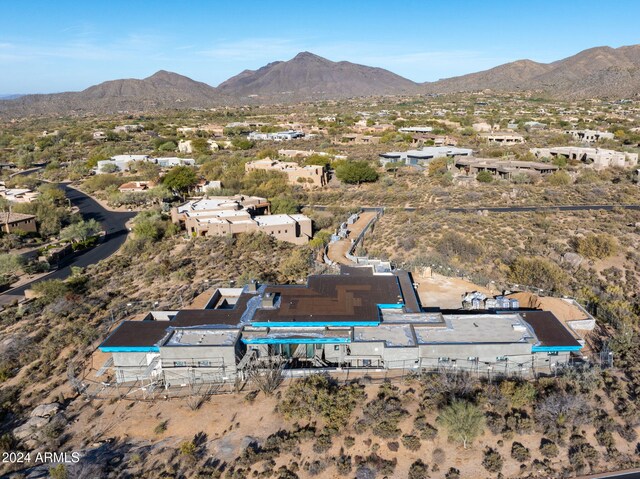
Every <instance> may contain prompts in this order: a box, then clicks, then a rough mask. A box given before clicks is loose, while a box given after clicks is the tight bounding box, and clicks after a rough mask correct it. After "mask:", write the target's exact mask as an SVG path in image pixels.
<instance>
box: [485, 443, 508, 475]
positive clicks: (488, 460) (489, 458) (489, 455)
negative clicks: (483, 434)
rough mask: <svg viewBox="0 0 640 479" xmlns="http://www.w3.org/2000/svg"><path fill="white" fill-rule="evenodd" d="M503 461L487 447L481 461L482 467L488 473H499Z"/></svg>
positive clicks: (494, 451)
mask: <svg viewBox="0 0 640 479" xmlns="http://www.w3.org/2000/svg"><path fill="white" fill-rule="evenodd" d="M503 465H504V460H503V459H502V456H501V455H500V453H499V452H498V451H496V450H495V449H492V448H490V447H487V448H486V449H485V451H484V457H483V459H482V466H483V467H484V468H485V469H486V470H487V471H489V472H500V471H501V470H502V466H503Z"/></svg>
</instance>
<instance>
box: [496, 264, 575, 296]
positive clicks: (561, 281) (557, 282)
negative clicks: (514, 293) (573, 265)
mask: <svg viewBox="0 0 640 479" xmlns="http://www.w3.org/2000/svg"><path fill="white" fill-rule="evenodd" d="M508 277H509V281H511V282H513V283H516V284H521V285H525V286H535V287H537V288H542V289H544V290H545V291H553V292H560V291H563V290H564V289H565V287H566V284H567V283H568V282H569V277H568V275H567V273H565V272H564V271H563V270H562V269H561V268H560V267H559V266H558V265H557V264H555V263H554V262H552V261H549V260H547V259H544V258H535V257H534V258H530V257H525V256H519V257H518V258H516V259H515V260H514V261H513V262H512V263H511V266H510V270H509V275H508Z"/></svg>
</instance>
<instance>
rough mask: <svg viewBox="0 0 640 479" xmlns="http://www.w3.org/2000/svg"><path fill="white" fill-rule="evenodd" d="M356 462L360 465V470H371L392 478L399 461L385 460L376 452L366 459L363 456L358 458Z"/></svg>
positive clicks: (394, 459)
mask: <svg viewBox="0 0 640 479" xmlns="http://www.w3.org/2000/svg"><path fill="white" fill-rule="evenodd" d="M355 462H356V464H357V465H358V469H361V468H369V469H372V470H374V471H377V472H378V473H380V474H382V475H389V476H391V475H393V471H395V469H396V465H397V463H398V460H397V459H396V458H393V460H388V459H384V458H382V457H380V456H378V455H377V454H376V453H375V452H374V453H372V454H369V455H368V456H367V457H364V458H363V457H362V456H356V457H355Z"/></svg>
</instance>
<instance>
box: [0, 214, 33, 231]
mask: <svg viewBox="0 0 640 479" xmlns="http://www.w3.org/2000/svg"><path fill="white" fill-rule="evenodd" d="M0 225H1V226H2V231H4V232H5V233H36V232H37V231H38V229H37V226H36V217H35V216H34V215H25V214H22V213H10V212H6V211H3V212H0Z"/></svg>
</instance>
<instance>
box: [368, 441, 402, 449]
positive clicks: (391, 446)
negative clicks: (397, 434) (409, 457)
mask: <svg viewBox="0 0 640 479" xmlns="http://www.w3.org/2000/svg"><path fill="white" fill-rule="evenodd" d="M374 446H375V444H374ZM387 447H388V448H389V450H390V451H392V452H398V450H399V449H400V444H399V443H398V441H391V442H389V443H387ZM372 449H373V448H372Z"/></svg>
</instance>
